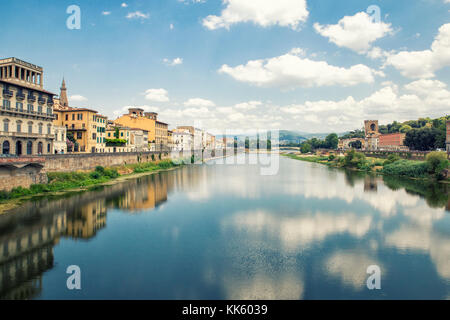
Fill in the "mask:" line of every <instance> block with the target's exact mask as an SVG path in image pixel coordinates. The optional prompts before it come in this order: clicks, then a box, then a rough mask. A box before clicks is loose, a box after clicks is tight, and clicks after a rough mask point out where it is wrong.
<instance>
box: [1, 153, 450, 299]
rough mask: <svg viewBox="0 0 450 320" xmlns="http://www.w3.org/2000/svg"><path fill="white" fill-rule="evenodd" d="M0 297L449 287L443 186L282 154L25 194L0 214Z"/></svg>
mask: <svg viewBox="0 0 450 320" xmlns="http://www.w3.org/2000/svg"><path fill="white" fill-rule="evenodd" d="M240 157H244V156H242V155H241V156H240ZM73 265H75V266H78V267H79V269H80V271H81V276H80V283H81V290H69V289H68V287H67V279H68V278H69V277H70V276H71V275H70V274H67V273H66V271H67V268H68V267H69V266H73ZM369 266H377V267H378V268H379V271H380V273H379V280H380V283H379V287H380V289H374V290H369V288H368V286H367V279H368V278H369V277H370V276H371V274H370V273H368V272H367V271H368V270H367V268H368V267H369ZM0 298H1V299H450V203H449V190H448V188H447V187H445V186H440V185H437V184H434V185H427V184H425V183H421V182H414V181H411V180H399V179H394V178H389V179H388V178H384V179H383V178H382V177H377V176H371V175H366V174H362V173H354V172H349V171H343V170H338V169H332V168H328V167H326V166H322V165H319V164H314V163H307V162H302V161H296V160H292V159H288V158H284V157H282V158H281V159H280V160H279V170H278V173H277V174H275V175H269V176H265V175H261V171H260V168H259V167H258V166H257V165H251V164H246V165H244V164H240V165H237V164H235V165H220V164H215V165H209V164H204V165H192V166H185V167H182V168H178V169H176V170H173V171H168V172H162V173H159V174H154V175H149V176H145V177H140V178H136V179H133V180H128V181H125V182H120V183H117V184H115V185H113V186H105V187H97V188H95V189H93V190H91V191H88V192H83V193H73V194H68V195H65V196H59V197H53V198H51V199H50V198H36V199H34V200H33V201H30V202H27V203H24V204H23V205H22V206H21V207H20V208H17V209H15V210H14V211H13V212H10V213H8V214H5V215H3V216H0Z"/></svg>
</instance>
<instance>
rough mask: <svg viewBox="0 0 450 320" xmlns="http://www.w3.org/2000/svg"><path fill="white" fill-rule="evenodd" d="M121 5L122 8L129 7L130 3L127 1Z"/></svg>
mask: <svg viewBox="0 0 450 320" xmlns="http://www.w3.org/2000/svg"><path fill="white" fill-rule="evenodd" d="M120 6H121V7H122V8H128V4H126V3H125V2H123V3H122V4H121V5H120Z"/></svg>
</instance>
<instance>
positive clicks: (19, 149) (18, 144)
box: [16, 141, 22, 156]
mask: <svg viewBox="0 0 450 320" xmlns="http://www.w3.org/2000/svg"><path fill="white" fill-rule="evenodd" d="M16 155H18V156H21V155H22V141H17V142H16Z"/></svg>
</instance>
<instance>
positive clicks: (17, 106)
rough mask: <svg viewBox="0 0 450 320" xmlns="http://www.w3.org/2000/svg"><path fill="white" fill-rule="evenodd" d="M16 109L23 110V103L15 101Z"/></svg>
mask: <svg viewBox="0 0 450 320" xmlns="http://www.w3.org/2000/svg"><path fill="white" fill-rule="evenodd" d="M16 109H17V111H23V103H22V102H16Z"/></svg>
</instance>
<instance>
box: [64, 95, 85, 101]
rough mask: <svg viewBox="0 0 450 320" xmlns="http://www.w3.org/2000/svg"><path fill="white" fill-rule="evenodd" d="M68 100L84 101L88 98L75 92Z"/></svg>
mask: <svg viewBox="0 0 450 320" xmlns="http://www.w3.org/2000/svg"><path fill="white" fill-rule="evenodd" d="M69 100H70V101H71V102H84V101H87V100H88V99H87V98H86V97H83V96H81V95H78V94H76V95H73V96H70V97H69Z"/></svg>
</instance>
